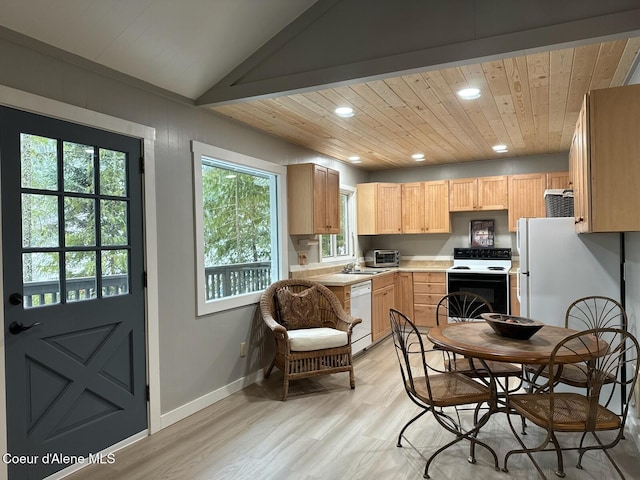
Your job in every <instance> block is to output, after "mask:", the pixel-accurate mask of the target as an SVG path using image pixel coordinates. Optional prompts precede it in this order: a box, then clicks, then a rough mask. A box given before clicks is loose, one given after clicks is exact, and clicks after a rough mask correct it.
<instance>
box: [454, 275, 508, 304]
mask: <svg viewBox="0 0 640 480" xmlns="http://www.w3.org/2000/svg"><path fill="white" fill-rule="evenodd" d="M452 292H471V293H475V294H476V295H480V296H481V297H483V298H485V299H486V300H487V301H488V302H489V303H490V304H491V307H492V308H493V311H494V312H496V313H506V314H508V313H509V275H507V274H503V273H457V272H448V273H447V293H452Z"/></svg>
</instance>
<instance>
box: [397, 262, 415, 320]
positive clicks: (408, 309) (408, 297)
mask: <svg viewBox="0 0 640 480" xmlns="http://www.w3.org/2000/svg"><path fill="white" fill-rule="evenodd" d="M396 275H397V277H396V310H400V311H401V312H402V313H404V314H405V315H406V316H407V317H409V318H410V319H413V273H412V272H398V273H396Z"/></svg>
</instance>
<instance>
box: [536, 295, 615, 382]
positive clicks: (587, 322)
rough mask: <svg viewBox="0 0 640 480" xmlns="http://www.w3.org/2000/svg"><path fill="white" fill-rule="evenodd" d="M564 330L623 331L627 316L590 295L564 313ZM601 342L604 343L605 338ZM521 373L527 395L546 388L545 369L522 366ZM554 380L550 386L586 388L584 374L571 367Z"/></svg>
mask: <svg viewBox="0 0 640 480" xmlns="http://www.w3.org/2000/svg"><path fill="white" fill-rule="evenodd" d="M564 326H565V328H570V329H572V330H578V331H580V330H589V329H594V328H595V329H602V328H620V329H622V330H627V314H626V312H625V310H624V308H622V305H621V304H620V303H619V302H618V301H616V300H614V299H613V298H609V297H604V296H600V295H592V296H588V297H583V298H579V299H578V300H576V301H574V302H573V303H571V305H569V307H568V308H567V311H566V313H565V320H564ZM604 340H606V341H608V339H607V338H604ZM524 372H525V377H524V378H525V381H526V382H527V383H528V386H527V390H528V391H530V392H532V391H534V390H542V389H544V388H548V383H549V372H548V369H547V367H541V366H540V365H525V368H524ZM556 377H557V378H554V379H553V381H554V382H558V383H564V384H567V385H571V386H573V387H579V388H586V387H587V379H586V378H585V377H584V371H583V370H582V369H580V368H577V367H575V366H573V365H565V366H564V368H563V369H562V370H561V371H558V372H556Z"/></svg>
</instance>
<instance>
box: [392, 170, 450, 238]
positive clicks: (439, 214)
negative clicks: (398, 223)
mask: <svg viewBox="0 0 640 480" xmlns="http://www.w3.org/2000/svg"><path fill="white" fill-rule="evenodd" d="M401 194H402V233H449V232H451V220H450V215H449V182H448V181H447V180H442V181H433V182H414V183H403V184H401Z"/></svg>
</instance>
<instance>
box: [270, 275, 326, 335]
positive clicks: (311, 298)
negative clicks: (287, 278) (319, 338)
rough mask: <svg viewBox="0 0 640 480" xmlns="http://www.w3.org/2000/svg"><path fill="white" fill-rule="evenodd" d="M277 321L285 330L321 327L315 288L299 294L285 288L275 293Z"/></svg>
mask: <svg viewBox="0 0 640 480" xmlns="http://www.w3.org/2000/svg"><path fill="white" fill-rule="evenodd" d="M276 299H277V304H278V305H277V309H278V319H279V321H280V324H281V325H282V326H283V327H284V328H286V329H287V330H296V329H299V328H318V327H322V318H321V316H320V303H319V301H318V290H317V288H316V287H315V286H313V287H310V288H307V289H306V290H303V291H302V292H300V293H293V292H291V291H289V290H287V289H286V288H280V289H278V290H277V291H276Z"/></svg>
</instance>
